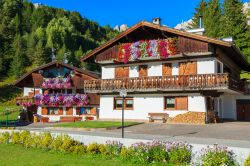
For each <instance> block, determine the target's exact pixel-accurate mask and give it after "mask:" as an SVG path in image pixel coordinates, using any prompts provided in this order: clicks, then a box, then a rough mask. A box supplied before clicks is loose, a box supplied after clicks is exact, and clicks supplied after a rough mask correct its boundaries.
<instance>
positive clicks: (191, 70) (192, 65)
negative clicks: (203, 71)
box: [179, 61, 197, 75]
mask: <svg viewBox="0 0 250 166" xmlns="http://www.w3.org/2000/svg"><path fill="white" fill-rule="evenodd" d="M190 74H194V75H195V74H197V62H196V61H193V62H180V63H179V75H190Z"/></svg>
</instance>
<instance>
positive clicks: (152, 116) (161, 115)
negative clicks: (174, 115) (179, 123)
mask: <svg viewBox="0 0 250 166" xmlns="http://www.w3.org/2000/svg"><path fill="white" fill-rule="evenodd" d="M148 116H149V117H148V118H149V122H154V121H155V120H162V122H163V123H166V122H167V119H168V118H169V115H168V114H167V113H148Z"/></svg>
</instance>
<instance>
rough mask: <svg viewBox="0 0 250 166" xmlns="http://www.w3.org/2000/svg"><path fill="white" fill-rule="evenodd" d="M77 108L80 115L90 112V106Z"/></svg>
mask: <svg viewBox="0 0 250 166" xmlns="http://www.w3.org/2000/svg"><path fill="white" fill-rule="evenodd" d="M76 110H77V114H78V115H85V114H90V108H86V107H78V108H76Z"/></svg>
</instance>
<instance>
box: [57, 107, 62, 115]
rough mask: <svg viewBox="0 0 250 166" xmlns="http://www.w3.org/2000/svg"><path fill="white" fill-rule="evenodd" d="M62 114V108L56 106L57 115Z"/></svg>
mask: <svg viewBox="0 0 250 166" xmlns="http://www.w3.org/2000/svg"><path fill="white" fill-rule="evenodd" d="M62 114H63V108H61V107H60V108H58V115H62Z"/></svg>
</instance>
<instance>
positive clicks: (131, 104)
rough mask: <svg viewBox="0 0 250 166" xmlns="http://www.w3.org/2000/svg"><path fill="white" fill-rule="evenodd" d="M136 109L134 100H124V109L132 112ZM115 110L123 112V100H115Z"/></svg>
mask: <svg viewBox="0 0 250 166" xmlns="http://www.w3.org/2000/svg"><path fill="white" fill-rule="evenodd" d="M133 108H134V100H133V98H125V99H124V109H125V110H132V109H133ZM114 109H115V110H121V109H122V98H114Z"/></svg>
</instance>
